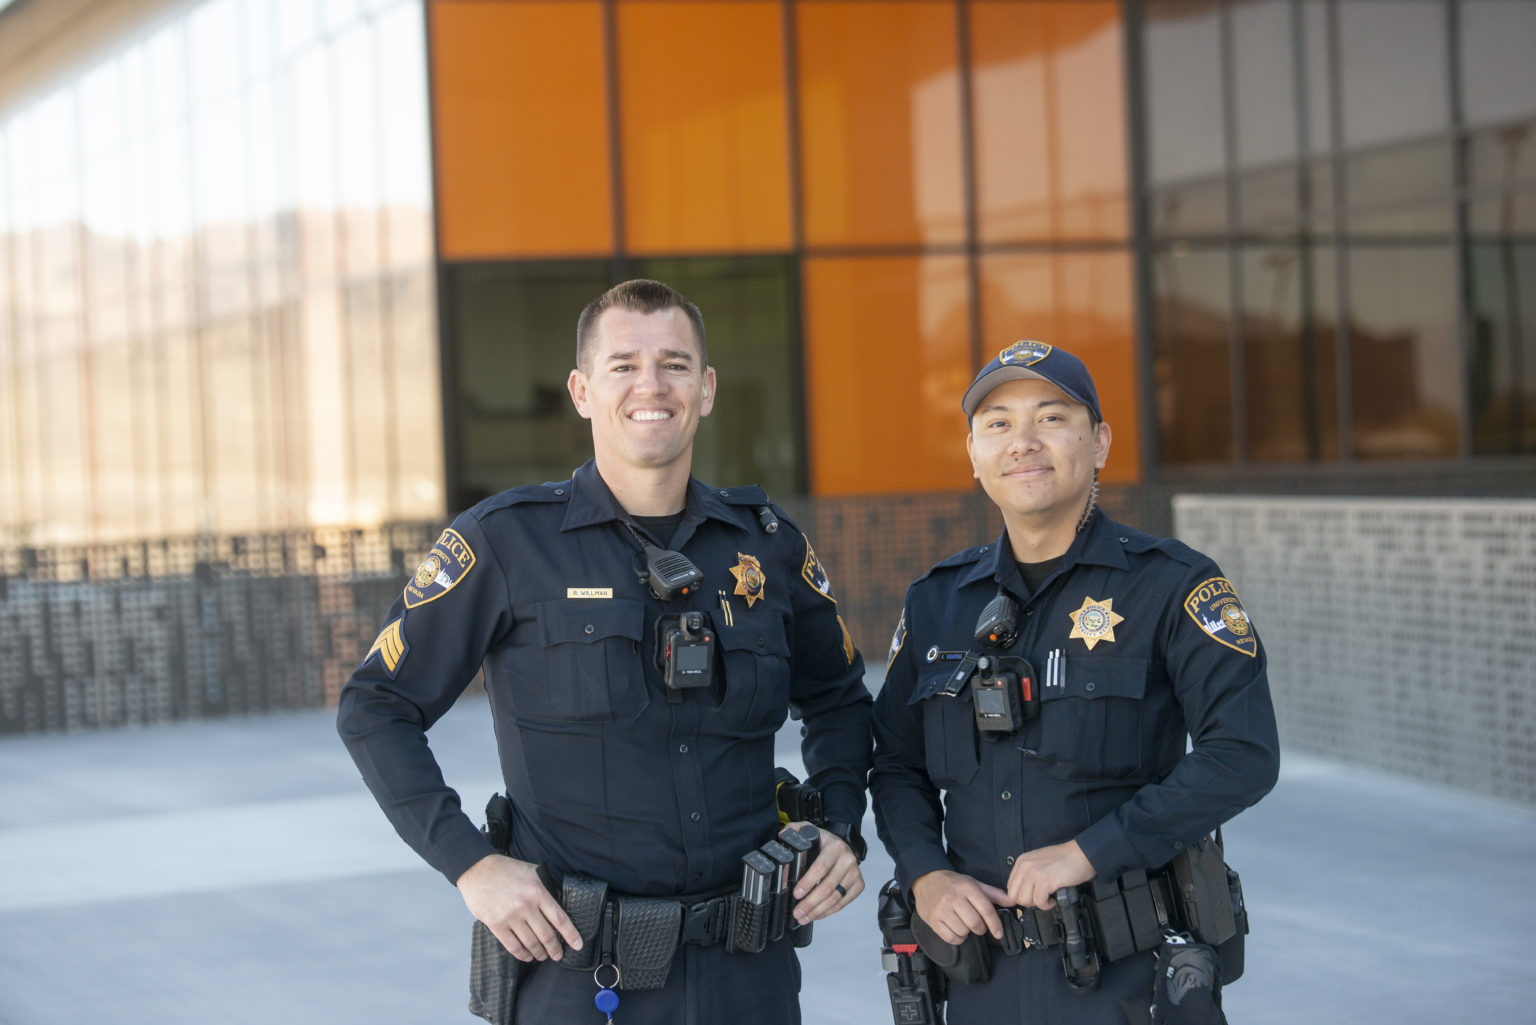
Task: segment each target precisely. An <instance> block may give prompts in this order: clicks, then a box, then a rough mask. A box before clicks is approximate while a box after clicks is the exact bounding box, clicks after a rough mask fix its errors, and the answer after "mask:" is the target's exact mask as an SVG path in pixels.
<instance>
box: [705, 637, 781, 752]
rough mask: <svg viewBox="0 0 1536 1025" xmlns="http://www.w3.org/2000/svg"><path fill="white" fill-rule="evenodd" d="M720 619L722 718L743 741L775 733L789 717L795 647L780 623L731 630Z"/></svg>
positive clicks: (729, 728) (728, 727)
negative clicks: (791, 651) (791, 657)
mask: <svg viewBox="0 0 1536 1025" xmlns="http://www.w3.org/2000/svg"><path fill="white" fill-rule="evenodd" d="M715 619H716V622H715V634H716V636H718V637H719V639H720V665H721V668H722V669H723V671H724V674H725V679H724V681H722V682H723V689H722V690H721V692H720V718H721V719H722V720H724V722H725V726H726V729H728V730H730V731H731V732H732V733H736V734H740V735H742V736H761V735H763V734H767V733H773V732H774V731H776V730H777V729H778V728H779V727H780V726H782V725H783V724H784V717H785V716H786V715H788V714H789V641H788V640H787V639H786V638H785V636H784V628H783V626H782V625H781V624H780V622H779V621H778V620H777V619H776V618H775V619H773V620H771V621H764V622H760V623H735V624H731V625H726V624H722V623H720V622H719V617H718V616H717V617H715Z"/></svg>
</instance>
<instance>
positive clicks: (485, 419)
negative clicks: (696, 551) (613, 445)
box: [444, 260, 709, 511]
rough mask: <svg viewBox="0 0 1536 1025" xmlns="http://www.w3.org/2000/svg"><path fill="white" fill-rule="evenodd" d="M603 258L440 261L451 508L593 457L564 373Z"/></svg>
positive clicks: (558, 476) (603, 269)
mask: <svg viewBox="0 0 1536 1025" xmlns="http://www.w3.org/2000/svg"><path fill="white" fill-rule="evenodd" d="M608 267H609V265H608V263H607V261H602V260H583V261H566V262H559V263H555V262H550V263H533V262H519V263H504V264H458V265H452V264H450V265H449V266H448V267H447V268H445V276H444V287H445V289H446V292H447V294H446V296H445V297H444V309H445V311H446V317H447V322H446V324H445V325H444V327H445V329H446V330H445V332H444V333H445V338H444V344H445V345H447V346H448V347H449V351H450V355H449V364H450V365H451V366H453V368H454V378H453V380H454V384H453V388H452V392H451V398H450V401H449V409H450V410H451V415H452V420H453V423H452V425H451V426H450V432H451V433H450V445H451V448H452V449H453V450H454V451H456V452H457V453H458V457H459V466H458V473H457V481H456V482H450V486H454V485H455V483H456V486H455V490H454V492H453V494H452V495H451V496H450V497H449V502H450V511H456V510H459V509H464V508H467V507H468V506H470V505H473V504H474V503H475V502H478V501H479V500H480V499H482V498H486V497H489V496H490V495H494V494H496V493H497V492H498V491H502V490H504V489H506V488H510V487H514V486H516V485H519V484H537V483H539V482H540V481H546V480H564V479H565V478H566V477H569V476H570V474H571V471H572V470H573V469H575V468H576V467H577V466H579V465H581V464H582V463H583V462H585V461H586V460H587V459H588V458H590V457H591V455H592V435H591V431H590V429H589V428H588V426H587V424H586V423H585V422H584V421H583V420H582V419H581V417H580V416H579V415H578V414H577V413H576V410H575V409H574V408H573V407H572V405H571V400H570V395H569V393H568V392H567V390H566V379H567V377H569V376H570V372H571V368H572V367H573V366H575V363H576V317H577V315H578V314H579V313H580V312H581V309H582V307H583V306H585V305H586V304H587V303H588V302H590V301H591V300H592V299H593V298H595V297H596V296H598V295H599V294H601V293H602V292H603V290H604V289H606V288H607V287H608V286H609V285H610V284H611V283H612V282H610V280H609V278H608ZM705 315H706V317H707V316H708V311H707V310H706V311H705ZM708 323H709V322H708V320H707V319H706V321H705V324H706V325H707V324H708Z"/></svg>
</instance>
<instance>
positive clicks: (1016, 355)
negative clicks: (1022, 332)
mask: <svg viewBox="0 0 1536 1025" xmlns="http://www.w3.org/2000/svg"><path fill="white" fill-rule="evenodd" d="M1050 354H1051V347H1050V346H1049V345H1046V344H1045V343H1044V342H1037V341H1035V340H1034V339H1033V338H1026V339H1024V340H1023V341H1022V342H1014V343H1013V344H1012V345H1010V346H1008V348H1006V349H1004V350H1003V351H1002V352H1000V353H998V354H997V358H998V361H999V362H1001V363H1004V364H1008V365H1011V366H1017V367H1027V366H1030V365H1031V364H1034V363H1039V362H1040V361H1041V360H1043V359H1045V357H1047V356H1049V355H1050Z"/></svg>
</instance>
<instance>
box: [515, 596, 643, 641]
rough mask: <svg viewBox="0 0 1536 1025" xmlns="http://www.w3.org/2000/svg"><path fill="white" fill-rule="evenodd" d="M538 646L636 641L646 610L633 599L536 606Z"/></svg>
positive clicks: (549, 602) (581, 599) (568, 602)
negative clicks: (623, 640)
mask: <svg viewBox="0 0 1536 1025" xmlns="http://www.w3.org/2000/svg"><path fill="white" fill-rule="evenodd" d="M538 616H539V643H541V644H542V645H544V646H545V647H546V648H547V647H549V646H550V645H552V644H594V643H596V642H597V641H601V640H606V639H608V638H610V637H625V638H628V639H629V640H631V641H638V640H640V637H641V632H640V626H641V621H642V619H644V617H645V608H644V606H642V605H641V603H640V602H638V601H635V600H634V599H633V598H607V599H603V600H600V601H597V600H592V599H587V598H568V599H564V600H561V601H546V602H540V603H539V612H538Z"/></svg>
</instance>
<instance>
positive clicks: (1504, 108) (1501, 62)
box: [1457, 0, 1536, 126]
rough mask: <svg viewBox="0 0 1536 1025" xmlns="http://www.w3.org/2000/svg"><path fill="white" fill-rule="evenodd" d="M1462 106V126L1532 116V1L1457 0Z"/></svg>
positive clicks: (1535, 74) (1535, 21) (1535, 10)
mask: <svg viewBox="0 0 1536 1025" xmlns="http://www.w3.org/2000/svg"><path fill="white" fill-rule="evenodd" d="M1457 16H1458V17H1459V18H1460V19H1461V24H1460V33H1459V37H1460V38H1459V40H1458V41H1459V43H1460V45H1461V78H1462V87H1461V88H1462V93H1461V109H1462V116H1463V117H1465V118H1466V120H1467V124H1468V125H1472V126H1482V125H1492V124H1498V123H1500V122H1503V121H1524V120H1528V119H1529V118H1531V117H1532V116H1533V115H1536V61H1533V60H1532V59H1531V41H1532V40H1536V4H1533V3H1529V2H1524V3H1511V2H1510V0H1460V3H1458V4H1457Z"/></svg>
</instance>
